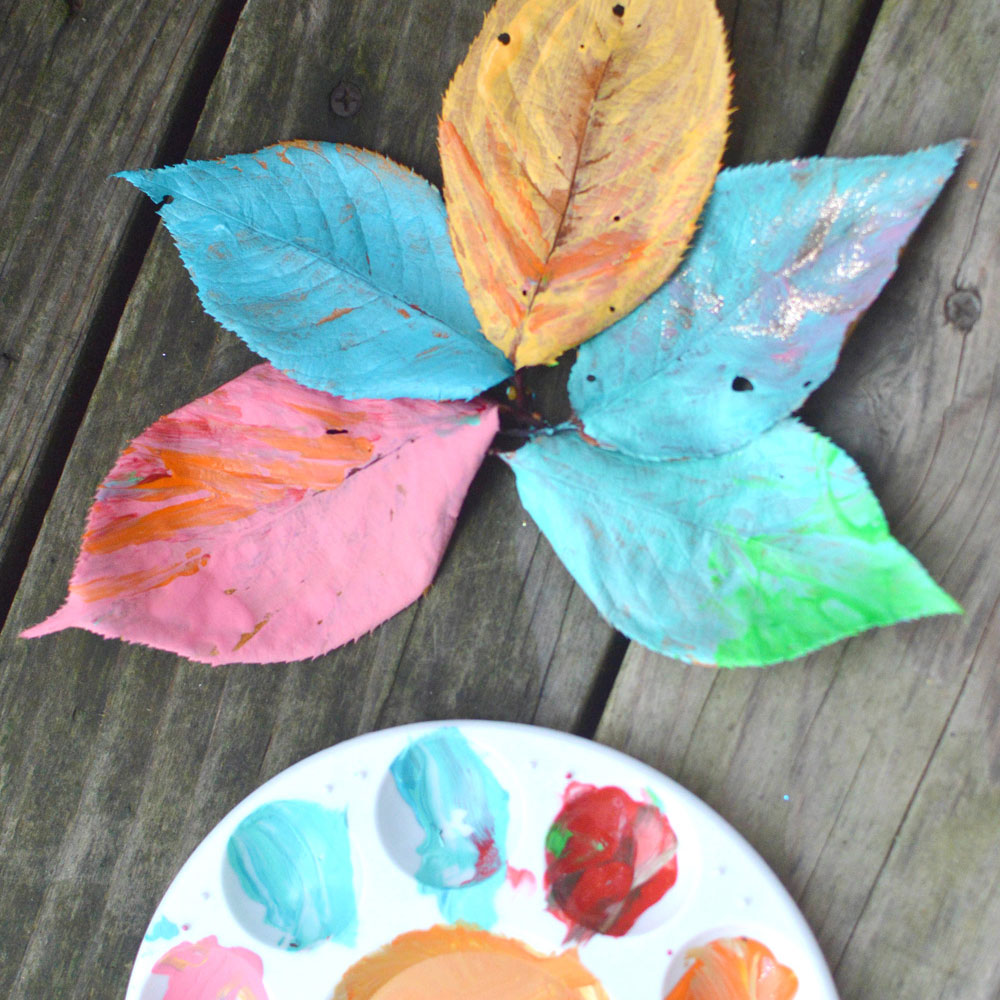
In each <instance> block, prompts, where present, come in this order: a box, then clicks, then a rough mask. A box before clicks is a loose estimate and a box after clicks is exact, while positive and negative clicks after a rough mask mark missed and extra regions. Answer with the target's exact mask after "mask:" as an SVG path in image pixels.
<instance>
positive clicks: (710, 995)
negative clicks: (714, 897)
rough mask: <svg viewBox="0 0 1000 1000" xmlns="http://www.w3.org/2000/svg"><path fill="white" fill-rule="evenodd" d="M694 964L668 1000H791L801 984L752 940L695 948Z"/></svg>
mask: <svg viewBox="0 0 1000 1000" xmlns="http://www.w3.org/2000/svg"><path fill="white" fill-rule="evenodd" d="M689 954H690V957H692V958H693V959H694V964H693V965H692V966H691V968H690V969H688V970H687V972H686V973H685V974H684V977H683V978H682V979H681V981H680V982H679V983H678V984H677V985H676V986H675V987H674V988H673V989H672V990H671V991H670V995H669V996H668V997H667V998H666V1000H792V997H794V996H795V994H796V993H797V992H798V989H799V981H798V979H797V977H796V975H795V973H794V972H792V970H791V969H789V968H788V967H787V966H785V965H782V964H781V963H780V962H778V960H777V959H776V958H775V957H774V955H773V954H772V952H771V950H770V949H769V948H768V947H767V946H766V945H763V944H761V943H760V941H754V940H753V939H752V938H745V937H741V938H717V939H716V940H715V941H710V942H709V943H708V944H707V945H705V946H704V947H701V948H692V949H691V951H690V953H689Z"/></svg>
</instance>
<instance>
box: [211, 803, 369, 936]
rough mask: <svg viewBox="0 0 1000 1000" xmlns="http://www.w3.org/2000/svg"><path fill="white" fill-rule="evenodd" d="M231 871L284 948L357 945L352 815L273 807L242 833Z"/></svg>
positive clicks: (233, 840) (236, 836)
mask: <svg viewBox="0 0 1000 1000" xmlns="http://www.w3.org/2000/svg"><path fill="white" fill-rule="evenodd" d="M227 856H228V859H229V865H230V868H231V869H232V871H233V872H234V873H235V875H236V877H237V879H238V880H239V884H240V887H241V888H242V890H243V892H244V893H245V895H246V896H247V897H248V898H249V899H250V900H252V901H253V902H254V903H257V904H260V905H262V906H263V907H264V910H265V913H264V923H265V924H267V925H269V926H270V927H272V928H275V929H276V930H277V931H278V932H279V938H278V941H277V943H278V945H279V946H281V947H284V948H290V949H295V948H308V947H311V946H312V945H315V944H317V943H318V942H320V941H324V940H326V939H328V938H329V939H333V940H334V941H339V942H340V943H342V944H348V945H350V944H353V943H354V940H355V937H356V934H357V927H358V918H357V906H356V903H355V892H354V874H353V868H352V864H351V848H350V840H349V837H348V832H347V813H346V811H344V810H334V809H326V808H324V807H323V806H320V805H318V804H317V803H315V802H306V801H302V800H295V799H290V800H285V801H281V802H269V803H268V804H267V805H264V806H261V807H260V808H259V809H257V810H255V811H254V812H252V813H251V814H250V815H249V816H248V817H247V818H246V819H244V820H243V822H241V823H240V825H239V826H238V827H237V828H236V830H235V832H234V833H233V835H232V836H231V837H230V838H229V843H228V845H227Z"/></svg>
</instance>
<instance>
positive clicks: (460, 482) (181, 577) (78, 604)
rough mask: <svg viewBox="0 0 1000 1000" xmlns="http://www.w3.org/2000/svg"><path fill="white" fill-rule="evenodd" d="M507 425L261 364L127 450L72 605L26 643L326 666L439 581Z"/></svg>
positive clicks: (30, 633)
mask: <svg viewBox="0 0 1000 1000" xmlns="http://www.w3.org/2000/svg"><path fill="white" fill-rule="evenodd" d="M496 427H497V416H496V410H495V408H494V407H492V406H491V405H489V404H487V403H483V402H480V401H476V402H473V403H437V402H432V401H431V400H419V399H417V400H414V399H388V400H382V399H357V400H353V401H351V400H346V399H342V398H341V397H339V396H331V395H329V394H328V393H325V392H321V391H318V390H316V389H306V388H304V387H302V386H300V385H298V384H296V383H295V382H293V381H292V380H291V379H290V378H288V377H287V376H285V375H283V374H281V373H280V372H278V371H277V370H276V369H274V368H272V367H271V366H270V365H259V366H257V367H256V368H252V369H251V370H250V371H248V372H246V374H244V375H241V376H240V377H239V378H236V379H234V380H233V381H232V382H228V383H227V384H226V385H224V386H221V387H220V388H218V389H216V390H215V392H212V393H209V395H207V396H204V397H202V398H201V399H198V400H195V401H194V402H193V403H189V404H188V405H187V406H184V407H181V409H179V410H176V411H175V412H174V413H171V414H169V415H168V416H165V417H161V418H160V419H159V420H158V421H157V422H156V423H155V424H153V426H152V427H150V428H149V429H148V430H147V431H145V432H143V433H142V434H141V435H139V437H137V438H136V439H135V440H134V441H133V442H132V443H131V444H130V445H129V447H128V448H126V449H125V452H124V454H123V455H122V456H121V458H119V460H118V462H117V463H116V464H115V467H114V469H112V471H111V472H110V473H109V475H108V476H107V477H106V479H105V481H104V482H103V483H102V485H101V487H100V489H99V491H98V494H97V499H96V500H95V502H94V506H93V508H92V509H91V511H90V516H89V518H88V521H87V530H86V532H85V533H84V536H83V545H82V548H81V552H80V557H79V559H78V560H77V564H76V568H75V569H74V571H73V577H72V579H71V580H70V585H69V596H68V598H67V600H66V603H65V604H64V605H63V606H62V608H60V609H59V610H58V611H57V612H56V613H55V614H53V615H52V616H50V617H49V618H47V619H46V620H45V621H43V622H42V623H41V624H40V625H36V626H34V628H30V629H28V630H27V631H26V632H24V633H23V634H24V636H25V637H26V638H32V637H35V636H41V635H47V634H49V633H50V632H57V631H59V630H60V629H64V628H72V627H75V628H85V629H89V630H90V631H91V632H96V633H97V634H98V635H103V636H106V637H108V638H120V639H127V640H128V641H130V642H140V643H145V644H146V645H149V646H155V647H157V648H158V649H167V650H170V651H171V652H175V653H180V654H181V655H183V656H186V657H188V658H189V659H192V660H197V661H200V662H202V663H211V664H218V663H274V662H283V661H288V660H299V659H304V658H306V657H311V656H319V655H320V654H321V653H325V652H326V651H327V650H329V649H333V648H334V647H336V646H339V645H342V644H343V643H345V642H349V641H350V640H352V639H356V638H358V637H359V636H361V635H363V634H364V633H365V632H368V631H369V630H371V629H373V628H374V627H375V626H376V625H378V624H380V623H381V622H383V621H385V619H387V618H389V617H390V616H392V615H394V614H395V613H396V612H397V611H400V610H402V609H403V608H405V607H406V606H407V605H408V604H410V603H412V602H413V601H415V600H416V599H417V598H418V597H419V596H420V595H421V593H422V592H423V591H424V590H425V589H426V588H427V587H428V586H429V585H430V583H431V581H432V580H433V578H434V574H435V572H436V571H437V566H438V563H439V562H440V560H441V556H442V555H443V554H444V549H445V546H446V545H447V543H448V539H449V537H450V535H451V531H452V528H453V527H454V524H455V519H456V518H457V516H458V510H459V507H460V506H461V504H462V500H463V499H464V497H465V493H466V490H467V489H468V486H469V483H470V482H471V480H472V477H473V475H475V472H476V469H477V468H478V467H479V464H480V462H481V461H482V458H483V455H484V454H485V452H486V449H487V448H488V447H489V444H490V441H491V440H492V438H493V435H494V433H495V432H496Z"/></svg>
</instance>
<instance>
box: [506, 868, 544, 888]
mask: <svg viewBox="0 0 1000 1000" xmlns="http://www.w3.org/2000/svg"><path fill="white" fill-rule="evenodd" d="M507 881H508V882H509V883H510V886H511V888H512V889H524V890H525V891H526V892H534V891H535V889H537V888H538V879H536V878H535V873H534V872H533V871H531V869H530V868H515V867H514V866H513V865H507Z"/></svg>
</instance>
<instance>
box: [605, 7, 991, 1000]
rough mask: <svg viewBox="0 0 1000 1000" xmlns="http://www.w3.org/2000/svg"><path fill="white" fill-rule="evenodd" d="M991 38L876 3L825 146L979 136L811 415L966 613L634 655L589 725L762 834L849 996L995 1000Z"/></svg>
mask: <svg viewBox="0 0 1000 1000" xmlns="http://www.w3.org/2000/svg"><path fill="white" fill-rule="evenodd" d="M971 25H975V29H974V31H972V32H971V34H974V35H975V36H976V37H975V38H974V39H973V38H971V35H970V26H971ZM998 32H1000V14H998V11H997V9H996V8H995V5H992V4H989V3H985V2H978V0H962V2H957V3H953V4H942V5H932V6H928V5H925V4H921V3H919V2H916V3H908V2H905V0H899V2H893V3H890V4H887V5H886V6H885V7H884V8H883V10H882V13H881V16H880V18H879V21H878V24H877V26H876V31H875V34H874V35H873V37H872V39H871V41H870V43H869V45H868V47H867V49H866V52H865V57H864V59H863V61H862V63H861V66H860V67H859V71H858V74H857V77H856V80H855V84H854V87H853V89H852V91H851V93H850V95H849V99H848V103H847V106H846V107H845V109H844V113H843V114H842V116H841V118H840V121H839V123H838V126H837V129H836V131H835V132H834V136H833V140H832V143H831V152H834V153H838V154H841V155H848V154H861V153H870V152H874V151H875V150H883V151H896V152H901V151H903V150H905V149H908V148H914V147H917V146H920V145H924V144H928V143H931V142H934V141H938V140H941V139H944V138H951V137H954V136H955V135H956V134H959V135H960V134H963V133H964V134H971V135H973V136H975V137H976V140H977V145H976V146H975V147H974V148H973V149H972V150H971V151H970V153H969V154H968V155H967V157H966V159H965V161H964V162H963V164H962V166H961V169H960V171H959V174H958V175H957V177H956V178H955V179H954V180H953V181H952V183H951V184H950V186H949V188H948V189H947V192H946V194H945V196H944V197H943V198H942V200H941V201H940V202H939V204H938V205H937V206H936V207H935V208H934V209H933V210H932V213H931V215H930V216H929V217H928V220H927V221H926V223H925V225H924V226H923V228H922V229H921V231H920V232H919V233H918V236H917V238H916V239H915V240H914V241H913V244H912V245H911V247H910V248H909V249H908V250H907V251H906V253H905V254H904V257H903V262H902V266H901V270H900V273H899V274H898V276H897V277H896V278H895V279H894V280H893V281H892V282H891V283H890V285H889V287H888V288H887V290H886V292H885V293H884V294H883V296H882V298H881V299H880V300H879V302H878V303H877V304H876V306H875V307H874V308H873V310H872V311H871V312H870V314H869V316H868V317H867V318H866V319H865V320H864V321H863V322H862V323H861V325H860V326H859V328H858V330H857V331H856V333H855V335H854V337H853V338H852V340H851V342H850V343H849V344H848V347H847V349H846V350H845V352H844V356H843V357H842V359H841V364H840V366H839V368H838V370H837V373H836V374H835V375H834V377H833V378H832V379H831V380H830V382H829V383H828V384H827V385H826V386H825V387H824V388H823V389H822V390H821V391H820V392H819V393H818V394H817V395H816V396H815V397H814V398H813V400H812V401H811V402H810V405H809V407H808V409H807V416H808V417H809V419H810V420H811V422H814V423H816V424H817V425H818V426H819V427H820V428H821V429H822V430H824V431H825V432H826V433H827V434H829V435H830V436H832V437H833V439H834V440H835V441H837V442H838V443H840V444H841V445H843V446H844V447H846V449H847V450H848V451H849V452H850V453H851V454H853V455H854V456H855V457H857V458H858V459H859V461H860V463H861V465H862V467H863V468H864V469H865V471H866V472H867V474H868V475H869V477H870V479H871V481H872V483H873V486H874V488H875V491H876V493H877V494H878V495H879V496H880V497H881V498H882V500H883V503H884V506H885V508H886V512H887V514H888V517H889V521H890V523H891V524H892V525H893V527H894V530H895V532H896V534H897V535H898V536H899V537H900V538H901V539H902V541H904V543H906V544H907V545H908V546H910V547H911V548H912V549H913V551H915V552H916V554H917V555H918V556H919V557H920V558H921V559H922V560H923V561H924V563H925V564H926V565H927V566H928V567H929V568H930V569H931V571H932V573H934V574H935V575H936V576H937V577H938V578H939V579H940V580H941V581H942V582H943V583H944V585H945V587H946V588H947V589H948V590H949V591H950V592H951V593H952V594H954V595H955V596H956V597H957V599H958V600H959V601H960V602H962V603H963V604H964V606H965V608H966V615H965V618H964V619H962V620H949V619H939V620H931V621H928V622H925V623H922V624H916V625H902V626H897V627H895V628H893V629H888V630H883V631H880V632H875V633H869V634H867V635H865V636H861V637H858V638H856V639H853V640H850V641H848V642H845V643H841V644H839V645H837V646H835V647H832V648H831V649H829V650H826V651H824V652H821V653H818V654H816V655H814V656H811V657H808V658H806V659H805V660H803V661H799V662H797V663H792V664H788V665H785V666H781V667H778V668H772V669H769V670H767V671H762V672H757V671H753V672H746V671H734V672H709V671H698V670H696V671H692V670H690V669H689V668H684V667H682V666H681V665H679V664H676V663H674V662H671V661H667V660H664V659H663V658H660V657H658V656H656V655H655V654H652V653H648V652H646V651H644V650H641V649H639V648H638V647H631V648H630V650H629V652H628V654H627V656H626V659H625V663H624V667H623V670H622V672H621V673H620V675H619V677H618V682H617V684H616V686H615V689H614V691H613V694H612V697H611V699H610V702H609V706H608V710H607V712H606V713H605V716H604V718H603V720H602V723H601V726H600V728H599V730H598V736H599V738H600V739H602V740H604V741H606V742H609V743H611V744H613V745H615V746H617V747H620V748H621V749H624V750H626V751H627V752H629V753H633V754H636V755H637V756H640V757H642V758H643V759H645V760H647V761H649V762H650V763H653V764H654V765H655V766H658V767H661V768H662V769H664V770H665V771H666V772H667V773H669V774H672V775H673V776H675V777H677V778H678V780H680V781H681V782H683V783H684V784H686V785H688V787H690V788H692V790H693V791H695V792H696V793H697V794H699V795H701V796H702V797H703V798H705V799H706V800H707V801H708V802H710V803H711V804H712V805H713V806H714V807H715V808H716V809H718V810H719V811H720V812H721V813H722V814H723V815H724V816H726V817H727V818H728V819H729V820H730V821H731V822H733V823H734V824H735V825H736V827H737V828H738V829H739V830H741V831H742V832H743V833H744V835H746V836H747V837H748V838H749V839H750V840H751V842H752V843H754V845H755V846H756V847H757V848H758V850H760V851H761V853H762V854H763V855H764V857H765V858H766V860H767V861H768V862H769V863H770V864H771V865H772V867H773V868H774V869H775V870H776V871H777V872H778V874H779V875H780V876H781V877H782V879H783V880H784V881H785V883H786V884H787V885H788V887H789V888H790V889H791V890H792V892H793V894H794V895H795V896H796V898H797V899H798V900H799V902H800V905H801V906H802V908H803V910H804V912H805V914H806V917H807V919H809V921H810V923H811V924H812V926H813V927H814V929H815V930H816V932H817V935H818V937H819V939H820V943H821V945H822V946H823V948H824V950H825V952H826V954H827V956H828V958H829V960H830V961H831V964H832V966H833V967H834V971H835V978H836V979H837V982H838V986H839V988H840V990H841V993H842V996H843V997H844V998H845V1000H848V998H854V997H858V998H860V997H880V996H890V995H891V996H894V997H905V998H910V997H926V996H955V997H957V996H962V997H967V998H970V997H971V998H980V997H981V998H987V997H993V996H996V995H997V991H998V990H1000V965H998V962H997V957H996V950H995V946H994V943H993V942H994V937H995V936H993V935H992V934H991V932H990V931H989V930H988V928H989V927H990V926H991V923H992V921H995V919H996V908H997V904H996V892H995V888H996V885H997V881H998V869H997V862H996V850H995V834H994V831H995V816H996V810H997V805H998V801H1000V768H998V766H997V762H996V758H997V740H996V736H995V729H996V721H997V716H998V710H1000V709H998V704H997V701H996V697H995V691H996V690H997V682H998V677H997V669H998V668H997V664H998V662H1000V657H998V655H997V632H998V629H997V615H996V608H997V599H996V594H997V592H998V587H1000V572H998V570H997V569H996V568H995V560H992V559H991V555H990V553H991V550H992V547H993V537H992V536H993V528H992V526H993V524H995V523H996V519H997V508H998V503H1000V493H998V489H997V474H996V469H997V463H998V460H1000V455H998V453H997V439H998V438H997V435H998V427H997V416H996V405H995V399H996V393H997V388H998V369H997V364H996V353H997V340H996V336H997V329H998V316H1000V312H998V310H1000V303H998V302H997V295H996V291H995V287H994V286H995V285H996V284H997V275H998V267H1000V252H998V238H997V232H998V228H1000V227H998V218H997V214H998V211H1000V198H998V194H997V159H996V155H997V154H996V150H997V148H998V128H1000V115H998V112H997V108H998V106H1000V105H998V92H997V88H998V86H1000V74H998V71H997V65H996V60H995V57H994V55H993V53H995V47H996V42H997V39H998V37H1000V35H998ZM959 290H964V291H965V292H967V293H969V294H974V295H975V296H976V297H977V298H978V301H979V303H980V308H981V316H980V317H979V318H978V320H976V321H975V323H974V324H972V325H971V327H969V328H968V329H967V330H966V331H964V332H963V330H962V329H961V328H960V327H959V326H957V325H956V324H955V323H953V322H949V320H948V315H949V314H950V315H959V316H965V317H967V318H966V319H965V320H964V323H965V325H966V326H968V317H969V316H971V315H974V310H973V312H972V313H969V312H960V313H957V314H956V313H955V311H954V306H953V305H952V307H949V305H948V302H949V297H950V296H952V295H953V294H954V293H955V292H956V291H959ZM967 301H968V300H966V302H967ZM786 796H787V799H786ZM991 817H992V818H991Z"/></svg>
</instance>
